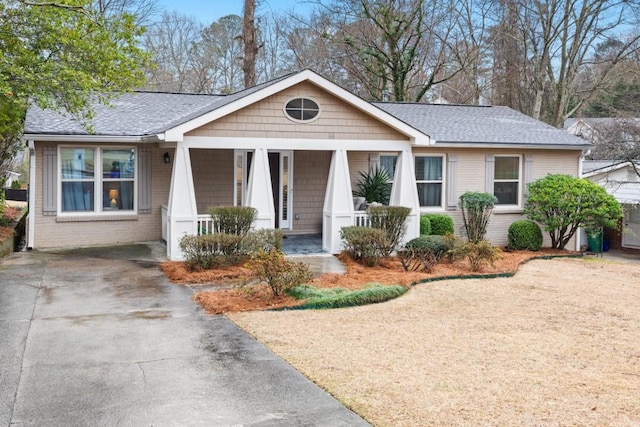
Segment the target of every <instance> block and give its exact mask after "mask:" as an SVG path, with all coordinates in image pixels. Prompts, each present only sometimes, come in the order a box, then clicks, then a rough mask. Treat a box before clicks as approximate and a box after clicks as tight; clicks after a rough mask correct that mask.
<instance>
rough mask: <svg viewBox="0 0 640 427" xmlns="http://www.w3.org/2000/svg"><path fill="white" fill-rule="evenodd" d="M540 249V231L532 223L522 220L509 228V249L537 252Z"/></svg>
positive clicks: (537, 226) (538, 227) (536, 225)
mask: <svg viewBox="0 0 640 427" xmlns="http://www.w3.org/2000/svg"><path fill="white" fill-rule="evenodd" d="M540 248H542V230H541V229H540V226H539V225H538V224H536V223H535V222H533V221H530V220H528V219H523V220H520V221H516V222H514V223H512V224H511V225H510V226H509V249H513V250H522V249H528V250H530V251H539V250H540Z"/></svg>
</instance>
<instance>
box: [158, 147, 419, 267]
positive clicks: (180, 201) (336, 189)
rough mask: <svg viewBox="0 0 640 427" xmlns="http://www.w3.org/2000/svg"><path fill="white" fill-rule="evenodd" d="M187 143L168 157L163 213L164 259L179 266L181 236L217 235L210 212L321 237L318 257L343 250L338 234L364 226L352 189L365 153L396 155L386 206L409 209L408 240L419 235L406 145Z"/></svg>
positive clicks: (365, 164)
mask: <svg viewBox="0 0 640 427" xmlns="http://www.w3.org/2000/svg"><path fill="white" fill-rule="evenodd" d="M212 142H213V141H211V138H197V137H192V138H185V141H181V142H178V143H176V146H175V150H174V151H173V156H172V157H173V170H172V178H171V188H170V194H169V200H168V203H167V204H166V206H163V207H162V237H163V239H165V240H166V242H167V257H168V258H169V259H171V260H180V259H183V256H182V253H181V251H180V249H179V241H180V239H181V238H182V237H183V236H185V235H196V234H207V233H211V232H215V230H213V224H212V221H211V217H210V215H209V213H208V210H209V207H211V206H230V205H236V206H251V207H254V208H255V209H256V210H257V211H258V216H257V219H256V221H255V223H254V227H255V228H279V229H281V230H283V232H284V233H285V234H287V235H296V234H319V235H321V237H322V250H323V251H325V252H327V253H337V252H339V251H340V249H341V241H340V229H341V228H342V227H345V226H350V225H364V224H366V223H367V218H366V213H365V212H364V211H359V210H356V208H355V207H354V199H353V195H352V187H353V185H354V183H355V182H356V181H357V177H358V173H359V171H362V170H366V169H368V168H369V167H370V162H369V160H368V159H369V157H368V154H367V153H372V152H385V153H395V154H397V161H396V168H395V175H394V180H393V184H392V192H391V199H390V204H391V205H396V206H406V207H410V208H411V209H412V212H411V215H410V217H409V219H408V227H407V235H406V238H407V239H411V238H413V237H416V236H417V235H418V234H419V202H418V196H417V191H416V183H415V175H414V172H413V158H412V154H411V146H410V143H409V142H408V141H350V140H349V141H345V140H342V141H337V140H333V141H327V140H322V141H309V140H306V141H296V140H277V141H274V140H268V139H267V140H259V141H256V140H253V141H252V140H243V141H241V142H239V141H237V140H234V141H230V140H228V141H221V140H217V141H215V143H212Z"/></svg>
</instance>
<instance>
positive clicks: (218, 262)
mask: <svg viewBox="0 0 640 427" xmlns="http://www.w3.org/2000/svg"><path fill="white" fill-rule="evenodd" d="M241 242H242V236H237V235H235V234H222V233H216V234H207V235H205V236H184V237H183V238H182V239H180V242H179V246H180V250H181V251H182V253H183V254H184V257H185V265H186V267H187V270H189V271H199V270H206V269H209V268H215V267H220V266H224V265H235V264H238V263H240V262H241V261H243V260H244V259H245V258H246V256H245V255H244V254H242V253H241V251H240V245H241Z"/></svg>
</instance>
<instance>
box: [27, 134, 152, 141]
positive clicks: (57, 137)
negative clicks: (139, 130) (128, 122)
mask: <svg viewBox="0 0 640 427" xmlns="http://www.w3.org/2000/svg"><path fill="white" fill-rule="evenodd" d="M23 139H26V140H29V141H38V142H40V141H42V142H85V143H100V142H113V143H156V142H160V141H163V140H164V135H163V134H157V135H139V136H131V135H64V134H39V133H26V134H24V135H23Z"/></svg>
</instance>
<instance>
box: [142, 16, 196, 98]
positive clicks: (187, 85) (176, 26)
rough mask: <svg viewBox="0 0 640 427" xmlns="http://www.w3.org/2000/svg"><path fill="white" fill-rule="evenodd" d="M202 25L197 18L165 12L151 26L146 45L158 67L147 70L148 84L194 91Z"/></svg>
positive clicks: (151, 86)
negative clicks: (194, 67)
mask: <svg viewBox="0 0 640 427" xmlns="http://www.w3.org/2000/svg"><path fill="white" fill-rule="evenodd" d="M201 29H202V28H201V25H200V24H199V23H197V22H196V21H195V19H194V18H192V17H188V16H184V15H180V14H178V13H177V12H171V13H168V12H165V13H163V14H162V18H161V20H160V22H158V23H157V24H155V25H153V26H151V27H149V29H148V30H147V32H146V34H145V36H144V40H143V46H144V48H145V50H147V52H149V53H151V55H152V61H153V63H154V67H152V68H151V69H148V70H147V86H148V87H149V88H151V89H153V90H163V91H171V92H187V91H194V90H195V89H196V85H195V84H194V81H193V73H192V69H191V65H192V49H193V46H194V44H195V43H197V42H198V41H199V37H200V34H201Z"/></svg>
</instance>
